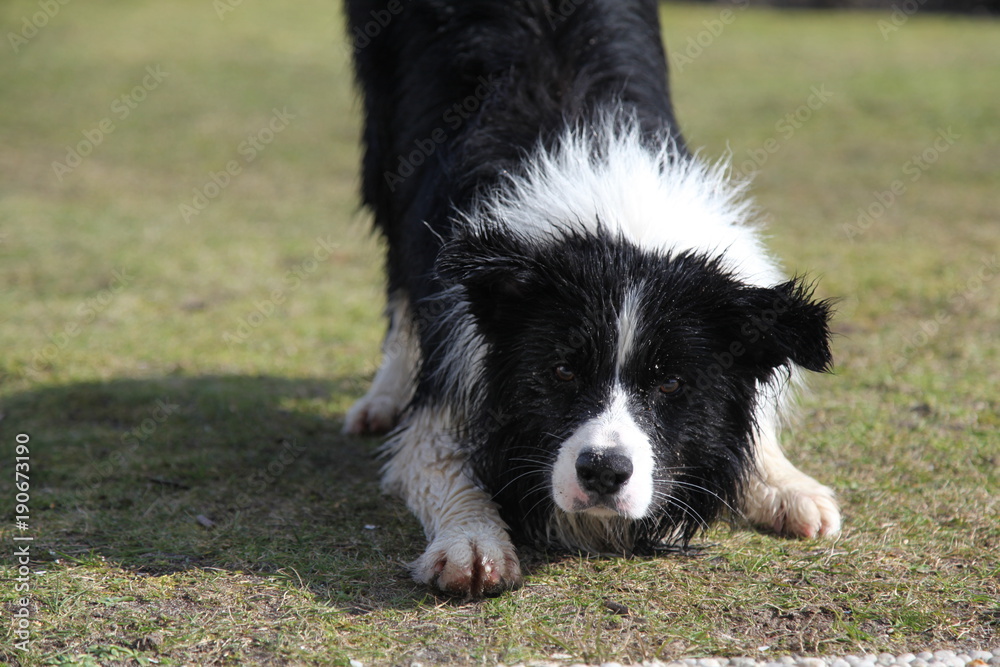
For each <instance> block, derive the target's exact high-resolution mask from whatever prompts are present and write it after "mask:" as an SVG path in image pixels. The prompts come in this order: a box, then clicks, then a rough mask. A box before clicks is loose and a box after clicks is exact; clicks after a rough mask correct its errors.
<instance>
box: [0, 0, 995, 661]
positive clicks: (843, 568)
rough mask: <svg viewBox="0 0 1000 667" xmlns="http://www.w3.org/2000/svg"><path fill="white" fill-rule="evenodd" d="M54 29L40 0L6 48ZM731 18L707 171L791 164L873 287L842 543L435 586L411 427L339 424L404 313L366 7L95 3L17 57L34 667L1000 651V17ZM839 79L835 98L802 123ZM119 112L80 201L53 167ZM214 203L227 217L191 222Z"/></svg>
mask: <svg viewBox="0 0 1000 667" xmlns="http://www.w3.org/2000/svg"><path fill="white" fill-rule="evenodd" d="M39 7H40V5H39V4H37V3H35V2H24V1H20V0H18V1H15V2H10V3H6V4H5V5H4V6H3V7H2V8H0V17H2V24H3V26H4V28H5V29H4V31H3V33H4V34H5V35H7V33H8V32H15V33H17V32H18V31H20V30H21V28H22V26H23V23H22V19H23V18H24V17H26V16H27V17H31V16H32V15H34V14H35V13H36V12H38V11H40V9H39ZM719 11H720V10H719V9H718V8H716V7H712V6H702V7H685V6H669V7H667V8H666V9H664V12H663V15H664V20H665V32H666V39H667V43H668V44H669V45H671V46H672V47H675V51H674V52H675V53H677V52H679V51H678V50H680V49H683V48H684V47H685V45H687V44H688V39H689V38H697V37H698V35H699V33H700V32H702V31H704V30H706V29H707V28H706V25H705V23H704V22H706V21H708V22H712V21H713V20H715V19H716V18H717V17H719ZM733 17H734V18H733V20H732V21H731V22H730V23H729V24H728V25H725V27H724V30H723V31H722V32H721V34H719V35H718V36H716V37H713V38H712V39H711V43H710V44H709V45H708V46H707V47H705V48H704V49H703V52H702V53H701V54H699V55H698V56H697V57H696V58H692V59H691V61H690V62H683V63H682V64H681V65H680V66H679V67H675V72H674V76H673V85H674V90H675V93H676V94H675V103H676V105H677V108H678V114H679V116H680V119H681V122H682V125H683V127H684V128H685V130H686V132H687V135H688V137H689V139H690V141H691V143H692V145H695V146H704V147H705V148H704V150H705V154H706V155H707V156H709V157H713V158H714V157H716V156H719V155H721V154H722V153H724V152H726V151H727V150H729V151H731V152H732V154H733V157H734V161H735V162H736V164H737V167H739V165H740V164H741V163H743V162H745V161H746V160H748V159H752V156H753V155H755V154H756V155H758V156H759V155H761V153H760V150H761V149H763V148H764V147H765V146H767V147H769V148H768V149H767V150H766V154H767V157H766V160H763V161H760V162H761V164H760V170H759V172H758V174H757V176H756V179H755V183H756V186H755V191H756V194H757V197H758V199H759V203H760V205H761V209H762V211H763V213H764V215H765V216H766V217H767V218H768V219H769V220H770V221H771V232H772V234H773V239H772V245H773V247H774V249H775V250H776V251H777V252H778V253H779V255H781V256H782V257H783V258H785V260H786V262H787V267H788V269H789V270H790V271H806V272H808V273H809V274H810V275H813V276H816V277H818V278H819V279H820V292H821V294H822V296H824V297H826V296H836V297H839V298H840V299H841V301H840V309H839V315H838V317H837V320H836V325H835V328H836V329H837V331H838V332H839V334H840V335H839V336H838V337H837V340H836V346H835V355H836V359H837V372H836V374H834V375H833V376H828V377H823V378H817V381H816V382H815V384H814V386H815V391H814V393H813V394H812V395H811V396H810V397H809V398H808V399H807V400H806V401H805V403H804V409H803V414H802V419H801V421H800V423H799V424H798V425H796V426H795V427H794V428H793V429H792V431H791V432H790V433H789V434H788V438H787V442H788V445H789V447H788V448H789V450H790V451H791V453H792V457H793V459H794V460H796V461H797V462H799V463H800V464H801V465H802V467H804V468H805V469H806V470H807V471H809V472H811V473H813V474H815V475H816V476H818V477H820V478H821V479H822V480H824V481H826V482H828V483H830V484H831V485H833V486H834V487H836V488H837V489H838V490H839V492H840V495H841V499H842V501H843V505H844V512H845V521H846V523H845V529H844V533H843V535H842V537H841V538H840V539H839V540H838V541H836V542H796V541H787V540H778V539H774V538H772V537H770V536H767V535H761V534H757V533H755V532H750V531H745V530H733V529H730V528H729V527H726V526H720V527H717V528H715V529H713V530H712V531H711V532H710V533H709V534H708V535H706V536H705V537H704V539H703V543H704V544H706V545H708V548H707V549H706V550H705V551H704V552H703V553H702V554H701V555H699V556H693V557H692V556H677V557H666V558H661V559H655V560H613V559H612V560H608V559H580V558H552V557H547V556H545V555H544V554H535V553H530V552H529V553H526V565H527V568H528V571H529V574H528V580H527V586H526V587H525V588H523V589H522V590H519V591H516V592H514V593H511V594H509V595H506V596H504V597H501V598H499V599H494V600H487V601H484V602H477V603H459V602H452V601H447V600H442V599H438V598H436V597H435V596H434V595H433V594H432V593H431V592H430V591H428V590H426V589H424V588H422V587H420V586H418V585H416V584H414V583H413V582H411V581H410V580H409V579H408V578H407V576H406V574H405V571H404V563H406V562H408V561H409V560H412V559H413V558H415V557H416V556H417V555H418V554H419V552H420V550H421V548H422V546H423V537H422V534H421V530H420V527H419V526H418V525H417V523H416V522H415V520H414V519H413V518H412V517H411V516H410V515H409V514H408V513H407V512H406V510H405V508H403V507H401V506H400V504H399V503H397V502H395V501H387V500H386V499H384V498H382V497H381V496H380V495H379V492H378V467H379V463H378V461H377V460H376V459H375V451H376V449H377V447H378V442H377V441H376V440H365V439H349V438H344V437H342V436H341V435H340V434H339V427H340V420H341V418H342V415H343V413H344V411H345V410H346V409H347V407H348V406H349V405H350V403H351V401H352V400H354V399H355V398H357V397H358V396H359V395H360V394H361V393H362V392H363V390H364V388H365V387H366V385H367V382H368V381H369V379H370V377H371V375H372V373H373V372H374V368H375V364H376V363H377V361H378V345H379V339H380V336H381V333H382V323H381V322H380V319H379V311H380V308H381V287H380V286H381V277H380V273H379V266H380V259H379V257H380V247H379V244H378V242H377V241H376V240H375V239H373V237H372V236H371V235H370V234H368V232H367V228H368V220H367V218H366V216H365V215H364V214H362V213H360V212H359V211H358V208H357V206H358V204H357V197H356V190H357V176H356V171H357V162H358V150H357V143H358V142H357V134H358V104H357V103H356V100H355V96H354V94H353V92H352V90H351V86H350V75H349V69H348V65H347V62H346V58H345V49H344V46H343V45H344V40H343V39H342V37H341V35H342V24H341V20H340V16H339V9H338V7H337V6H336V4H335V3H321V2H312V1H308V2H305V3H296V4H295V6H294V7H291V6H287V7H286V6H282V5H280V4H278V3H270V4H268V3H241V4H239V5H236V6H235V8H234V10H233V11H231V12H228V13H226V14H224V15H223V20H220V18H219V16H218V15H217V13H216V10H215V8H214V7H213V4H212V3H209V2H205V1H197V2H196V1H194V0H179V1H176V2H160V3H154V2H149V1H139V0H136V1H133V2H127V3H126V2H114V1H112V0H107V1H105V2H98V3H75V2H74V3H67V4H65V5H59V10H58V13H56V14H55V15H54V16H52V17H51V18H50V19H48V21H47V25H45V27H44V28H42V29H40V30H39V31H38V33H37V35H35V36H33V37H31V39H30V40H28V41H27V42H26V43H24V44H20V45H19V49H18V52H17V53H15V52H14V50H13V48H12V47H11V44H10V41H9V37H8V38H7V39H6V40H5V44H4V49H5V50H4V53H3V55H2V59H3V67H0V95H2V99H3V100H4V103H3V104H2V105H0V144H2V146H3V149H2V150H0V286H2V288H0V313H2V318H3V326H2V327H0V402H2V404H0V456H2V461H3V463H2V469H3V470H4V471H5V472H4V473H3V477H2V479H0V497H2V498H3V500H2V501H0V506H2V508H3V513H4V517H5V519H4V522H3V524H2V527H0V539H2V541H3V543H4V545H6V546H4V548H3V553H4V554H7V555H4V556H2V557H0V577H2V578H3V579H4V580H5V581H15V580H16V578H17V576H18V572H17V569H18V563H17V561H16V557H15V556H14V555H12V554H13V552H14V550H15V549H16V548H17V547H18V546H19V545H23V543H20V542H14V541H13V538H14V537H15V536H16V535H19V534H21V533H20V531H17V530H16V529H15V528H14V527H13V525H12V523H11V520H12V518H13V515H14V513H15V512H14V506H15V502H14V497H15V489H14V487H13V485H12V482H13V475H12V473H11V470H12V468H13V464H14V462H15V460H14V457H15V437H16V435H17V434H19V433H27V434H29V435H30V438H31V440H30V443H29V446H30V494H31V498H30V503H29V505H30V519H29V524H30V528H29V530H28V532H27V533H25V534H30V535H31V536H33V537H34V538H35V540H34V542H32V543H31V559H32V560H31V563H30V567H29V569H30V571H31V574H30V575H29V576H28V580H29V583H30V587H31V588H30V591H28V592H27V593H21V592H17V591H15V590H12V588H13V587H12V586H6V585H5V586H3V587H0V601H2V603H3V607H2V608H3V614H4V616H5V621H4V627H5V630H4V631H3V632H4V633H5V634H4V642H3V644H2V645H0V646H2V647H0V658H2V659H6V660H7V661H9V662H11V663H12V664H24V665H42V664H108V663H110V662H118V663H128V664H150V661H151V660H157V661H159V663H158V664H210V663H230V664H241V663H242V664H246V663H263V664H329V663H334V664H346V663H347V662H348V660H349V659H352V658H353V659H357V660H361V661H363V662H365V663H375V664H379V663H394V664H409V663H410V662H412V661H419V662H422V663H425V664H434V663H445V662H456V663H463V664H470V663H472V664H476V663H480V664H490V663H494V662H496V661H498V660H502V661H506V662H508V663H511V662H517V661H521V660H525V661H527V660H533V659H544V658H548V657H550V656H553V655H562V656H565V658H563V660H565V661H566V662H571V661H580V660H584V661H599V660H610V659H616V660H619V661H621V662H625V663H628V662H630V661H639V660H642V659H652V658H656V657H659V658H676V657H684V656H692V655H705V654H725V655H735V654H749V655H755V656H775V655H782V654H787V653H793V652H794V653H834V652H836V653H846V652H860V651H882V650H888V651H894V650H903V649H905V648H912V647H916V646H921V647H923V646H935V647H963V646H973V645H984V644H987V645H988V644H992V645H995V644H1000V639H998V628H1000V602H998V600H1000V565H998V559H997V553H998V551H1000V493H998V490H1000V472H998V471H1000V435H998V427H1000V390H998V389H997V388H998V387H1000V340H998V337H997V335H996V332H997V321H998V317H1000V312H998V310H1000V280H998V279H997V276H998V275H1000V266H997V263H996V261H997V260H996V258H997V255H998V253H1000V225H998V223H1000V220H998V214H997V206H996V194H995V191H996V186H997V170H998V168H1000V163H998V161H997V159H998V158H997V153H996V147H997V146H998V145H1000V107H998V106H997V104H996V85H995V84H996V81H995V78H996V77H995V73H996V72H997V71H998V68H1000V25H997V24H996V23H995V22H987V21H973V20H964V19H954V18H947V17H931V16H924V15H920V14H918V15H916V16H914V17H912V18H911V19H910V20H909V21H908V22H907V23H906V25H905V26H904V27H903V28H902V29H900V30H899V31H897V32H895V33H892V34H890V35H889V36H888V39H883V37H882V35H881V33H880V32H879V29H878V27H877V20H878V19H879V18H881V16H880V15H877V14H864V13H847V14H835V13H822V14H817V13H810V12H794V13H776V12H771V11H764V10H746V11H742V12H740V11H736V12H735V13H734V15H733ZM675 58H676V57H675ZM149 67H153V68H154V71H155V68H156V67H159V68H160V71H162V72H165V73H166V75H165V76H163V77H162V80H161V81H159V82H158V83H156V85H155V86H149V89H148V90H143V91H140V95H141V96H142V97H144V99H143V100H142V101H141V102H136V98H135V97H133V98H131V101H132V102H135V108H134V109H129V114H128V115H127V116H125V117H122V111H121V110H122V107H121V106H120V104H123V103H124V102H120V103H119V105H118V106H116V105H115V101H116V100H120V98H121V96H122V95H131V94H132V93H131V92H130V91H133V89H134V88H135V87H136V86H141V85H142V83H143V79H144V77H146V76H147V74H148V70H147V68H149ZM149 82H150V83H153V81H152V80H149ZM814 87H818V88H820V89H822V87H825V90H826V91H828V92H829V93H830V94H831V97H830V98H829V99H828V100H826V101H824V102H822V103H816V104H814V106H816V107H817V108H815V109H810V110H809V112H808V114H807V113H806V112H805V111H802V112H801V114H802V115H803V116H804V115H808V116H809V117H808V119H807V120H805V121H804V122H801V123H799V124H798V127H793V128H792V130H793V131H791V132H789V131H788V128H789V125H787V122H788V121H785V123H786V124H784V125H782V124H781V123H782V119H783V118H785V116H786V115H787V114H789V113H793V114H794V113H795V112H796V110H797V109H799V108H800V107H801V106H802V105H804V104H808V102H809V96H810V94H812V92H811V91H812V90H813V89H814ZM813 101H814V103H815V102H816V100H815V99H814V100H813ZM275 110H277V111H278V112H283V111H284V112H287V113H288V114H291V115H292V116H293V117H291V118H290V119H289V120H288V121H287V122H286V123H285V124H284V125H283V126H281V127H280V131H277V132H276V133H275V134H274V135H273V137H270V138H272V139H273V141H271V142H270V143H268V144H267V145H266V146H263V147H262V150H260V151H258V152H256V153H255V154H254V155H253V159H252V160H249V159H248V154H247V153H246V151H241V148H240V147H241V144H243V142H245V141H247V140H248V137H253V136H258V135H260V132H261V130H262V128H265V127H267V125H268V123H269V122H271V121H272V118H273V115H274V113H275ZM106 119H107V120H110V122H112V123H113V124H114V130H113V132H110V133H107V132H105V133H104V134H103V136H102V137H101V142H100V143H99V144H98V145H96V146H94V147H93V149H92V151H90V154H89V155H88V156H86V157H85V158H84V159H83V160H82V162H81V164H79V166H77V167H76V168H75V169H72V170H71V171H70V172H69V173H64V174H63V175H62V179H61V180H60V179H59V177H58V175H57V174H56V171H55V170H54V168H53V162H56V161H60V162H61V161H64V160H65V159H66V154H67V150H68V148H71V147H73V146H76V145H77V144H78V143H79V142H81V141H84V140H85V138H86V136H88V135H86V134H85V133H87V132H90V133H91V135H90V136H96V135H94V134H93V132H94V131H95V128H100V127H101V123H102V121H105V120H106ZM948 128H951V130H952V132H953V133H954V134H957V135H958V137H957V138H956V139H955V140H954V141H953V143H952V144H948V145H947V146H946V150H942V151H938V153H937V154H936V155H934V160H932V161H930V162H929V163H928V164H927V165H926V169H922V168H921V169H917V170H916V172H914V171H913V165H914V163H913V162H911V160H912V158H913V156H915V155H917V156H919V155H921V154H922V153H923V152H924V151H925V150H927V149H929V148H931V147H933V143H934V141H935V138H936V137H937V136H938V133H939V131H942V130H945V131H946V130H948ZM260 136H261V139H264V138H265V137H268V136H269V135H266V133H265V135H260ZM769 140H771V142H770V143H769ZM84 149H86V146H84ZM755 151H756V152H755ZM230 161H235V162H236V164H237V166H238V167H239V173H238V174H237V175H235V176H232V177H231V178H230V179H229V180H230V182H229V183H228V185H227V186H226V187H225V188H221V189H220V191H219V192H218V193H213V191H212V190H213V189H212V188H211V187H210V186H208V184H209V183H211V179H212V174H213V173H218V172H220V171H222V170H224V169H225V168H226V165H227V163H228V162H230ZM908 165H909V170H908ZM915 175H916V176H917V178H916V180H913V176H915ZM894 181H900V185H901V186H902V190H901V193H900V194H898V195H895V196H894V198H895V201H894V202H893V203H892V204H891V205H889V206H887V207H886V209H885V211H884V212H883V213H882V214H881V215H878V216H876V217H875V218H874V219H873V221H872V222H871V223H870V224H868V225H867V226H866V227H865V228H864V229H860V228H859V227H858V215H859V214H858V210H859V209H868V208H869V207H871V206H872V205H873V202H878V196H877V194H876V193H883V192H885V191H887V190H891V188H892V185H893V183H894ZM206 189H207V190H208V193H206V192H205V191H206ZM196 190H197V191H200V192H202V193H203V194H215V195H216V196H213V197H211V199H210V201H208V202H207V205H206V206H204V209H203V210H202V211H200V212H199V213H198V214H197V215H193V216H189V217H190V220H189V221H185V219H184V215H183V211H182V208H181V207H182V205H184V204H187V205H192V204H193V202H195V196H196V195H195V191H196ZM882 196H883V198H885V196H886V195H882ZM852 226H853V229H852ZM859 229H860V231H861V233H857V232H858V231H859ZM25 595H26V596H27V597H28V602H29V605H28V610H29V612H30V619H31V620H30V631H31V643H30V647H29V651H27V652H21V651H18V650H17V649H15V648H14V647H13V645H14V642H15V641H17V637H16V636H15V634H14V632H13V631H14V628H15V625H16V623H15V622H14V621H15V620H16V619H15V618H14V616H13V614H14V613H15V612H16V611H17V610H18V609H20V606H19V601H20V598H21V597H22V596H25ZM765 646H766V647H769V648H768V649H767V650H764V649H762V647H765Z"/></svg>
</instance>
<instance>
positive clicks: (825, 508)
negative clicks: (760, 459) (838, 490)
mask: <svg viewBox="0 0 1000 667" xmlns="http://www.w3.org/2000/svg"><path fill="white" fill-rule="evenodd" d="M803 477H804V479H798V480H794V481H788V482H786V483H784V484H778V485H772V484H761V486H760V487H759V488H758V489H757V490H756V493H754V494H752V495H751V497H750V498H749V499H748V501H747V503H746V507H745V511H746V515H747V518H748V519H750V521H752V522H753V523H755V524H757V525H759V526H763V527H766V528H770V529H771V530H773V531H774V532H776V533H778V534H779V535H786V536H788V537H804V538H815V537H832V536H834V535H836V534H837V533H839V532H840V508H839V507H838V506H837V501H836V499H835V498H834V494H833V491H832V490H831V489H830V488H828V487H826V486H823V485H822V484H820V483H819V482H817V481H816V480H814V479H812V478H811V477H805V476H803Z"/></svg>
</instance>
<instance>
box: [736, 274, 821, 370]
mask: <svg viewBox="0 0 1000 667" xmlns="http://www.w3.org/2000/svg"><path fill="white" fill-rule="evenodd" d="M737 313H738V318H739V334H738V335H737V336H736V338H735V340H737V341H739V342H742V343H743V344H744V345H746V348H747V350H748V352H749V359H751V360H752V361H754V362H755V363H757V364H759V365H760V366H761V367H763V368H766V369H768V370H771V369H774V368H777V367H779V366H783V365H786V364H787V363H788V362H793V363H795V364H797V365H799V366H802V367H803V368H806V369H808V370H811V371H817V372H825V371H827V370H829V368H830V365H831V363H832V362H833V356H832V354H831V353H830V328H829V321H830V316H831V314H832V304H831V302H830V301H825V300H824V301H820V300H816V299H814V298H813V289H812V286H811V285H808V284H806V283H805V282H803V281H802V279H801V278H795V279H793V280H790V281H788V282H786V283H782V284H780V285H776V286H774V287H749V288H744V289H743V290H742V294H741V295H740V296H739V298H738V306H737Z"/></svg>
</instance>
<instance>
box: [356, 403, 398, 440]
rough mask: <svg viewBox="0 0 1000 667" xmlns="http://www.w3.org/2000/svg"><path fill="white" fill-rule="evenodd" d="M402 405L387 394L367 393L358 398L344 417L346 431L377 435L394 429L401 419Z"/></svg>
mask: <svg viewBox="0 0 1000 667" xmlns="http://www.w3.org/2000/svg"><path fill="white" fill-rule="evenodd" d="M400 410H401V406H400V405H399V401H397V400H396V398H395V397H393V396H389V395H387V394H374V395H371V394H369V395H366V396H364V397H363V398H361V399H360V400H358V401H357V402H356V403H355V404H354V405H352V406H351V409H350V410H348V411H347V415H346V416H345V417H344V433H349V434H351V435H377V434H381V433H387V432H389V431H391V430H392V428H393V427H394V426H395V425H396V422H397V421H398V419H399V413H400Z"/></svg>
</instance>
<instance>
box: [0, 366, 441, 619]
mask: <svg viewBox="0 0 1000 667" xmlns="http://www.w3.org/2000/svg"><path fill="white" fill-rule="evenodd" d="M359 389H360V385H359V383H358V382H357V381H356V380H354V379H352V378H345V379H340V380H333V381H321V380H315V379H287V378H274V377H244V376H202V377H183V376H181V377H163V378H151V379H144V380H134V379H127V380H125V379H123V380H111V381H108V382H102V383H81V384H71V385H66V386H59V387H52V388H43V389H39V390H35V391H31V392H26V393H22V394H16V395H12V396H9V397H7V398H6V399H5V401H4V406H3V408H2V410H0V412H2V413H3V417H2V421H0V436H2V440H0V441H2V442H3V443H5V445H7V444H9V445H11V446H13V443H14V438H15V435H16V434H18V433H27V434H28V435H30V438H31V440H30V448H31V454H30V456H31V476H32V477H31V479H32V496H31V503H32V505H31V511H32V520H33V522H34V525H35V526H37V530H38V537H36V545H37V547H39V548H37V549H36V551H35V553H36V554H49V555H50V556H51V557H52V558H62V559H67V560H75V561H79V562H84V561H87V560H92V559H94V558H95V557H103V558H105V559H107V560H108V561H111V562H113V563H115V564H117V565H119V566H120V567H122V568H124V569H127V570H130V571H133V572H136V573H143V574H148V575H162V574H170V573H175V572H179V571H186V570H192V569H203V568H219V569H224V570H230V571H244V572H249V573H254V574H261V575H275V576H288V577H294V578H297V579H298V580H300V581H301V582H302V583H303V584H304V585H305V586H307V587H308V588H309V589H310V590H311V591H313V593H314V594H315V595H316V596H317V597H318V598H319V599H323V600H329V601H330V603H332V604H336V605H338V606H344V607H346V608H348V609H352V610H357V611H365V610H370V609H377V608H382V607H386V606H392V607H409V606H413V605H416V604H418V603H419V602H420V601H421V600H423V599H425V598H426V597H427V594H428V593H427V591H426V590H425V589H423V588H422V587H420V586H417V585H416V584H414V583H413V582H412V581H410V580H409V578H408V577H407V575H406V572H405V569H404V563H405V562H407V561H409V560H412V559H413V558H415V557H416V556H417V555H418V554H419V550H420V549H421V547H422V546H423V534H422V532H421V530H420V528H419V526H418V525H417V524H416V522H415V521H414V520H413V519H412V518H411V517H410V516H409V514H408V513H407V511H406V509H405V508H404V507H403V506H402V505H401V504H400V503H399V502H398V501H395V500H391V499H388V498H386V497H385V496H383V495H382V494H381V493H380V491H379V486H378V471H379V462H378V460H377V456H376V454H377V448H378V445H379V441H377V440H373V439H359V438H349V437H345V436H342V435H341V434H340V426H341V419H342V415H340V414H337V413H335V412H331V410H330V400H329V397H330V396H337V395H344V394H354V393H357V392H358V390H359ZM5 448H6V447H5Z"/></svg>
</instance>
